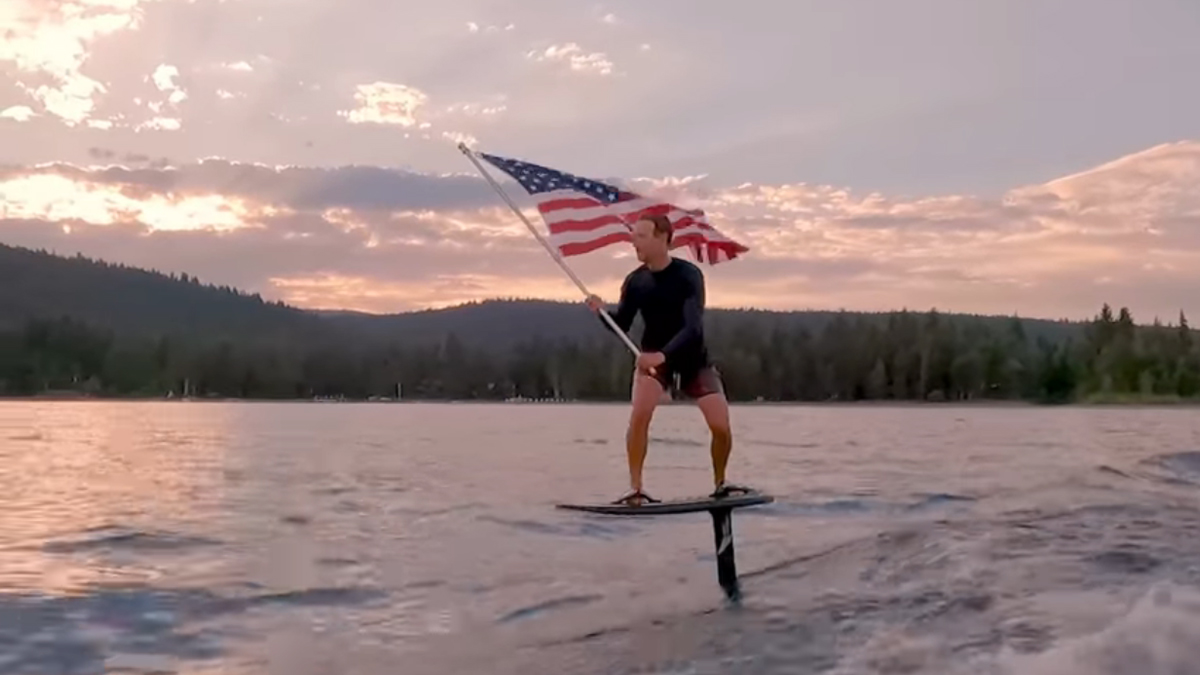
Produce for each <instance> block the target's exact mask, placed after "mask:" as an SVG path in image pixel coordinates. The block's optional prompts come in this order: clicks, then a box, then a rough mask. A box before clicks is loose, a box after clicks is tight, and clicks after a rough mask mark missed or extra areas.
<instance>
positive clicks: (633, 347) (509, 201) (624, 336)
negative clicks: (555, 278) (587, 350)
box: [458, 143, 641, 356]
mask: <svg viewBox="0 0 1200 675" xmlns="http://www.w3.org/2000/svg"><path fill="white" fill-rule="evenodd" d="M458 149H459V150H461V151H462V153H463V154H464V155H466V156H467V159H469V160H471V163H472V164H474V165H475V168H476V169H478V170H479V173H480V174H482V175H483V177H484V178H486V179H487V182H488V183H490V184H491V186H492V188H493V189H494V190H496V194H498V195H500V198H501V199H503V200H504V202H505V203H506V204H508V207H509V208H510V209H512V210H513V213H515V214H517V217H518V218H520V219H521V222H523V223H525V227H528V228H529V231H530V232H532V233H533V236H534V237H536V238H537V240H538V242H540V243H541V245H542V246H543V247H544V248H545V249H546V252H547V253H549V254H550V257H551V258H554V262H556V263H558V266H559V267H561V268H562V270H563V271H564V272H566V273H567V276H569V277H571V281H574V282H575V285H576V286H578V287H579V290H580V292H581V293H583V295H584V297H587V296H590V295H591V293H590V292H589V291H588V289H587V286H584V285H583V281H582V280H581V279H580V278H579V277H578V276H577V275H576V274H575V272H574V270H572V269H571V268H570V267H568V266H567V262H566V261H565V260H563V257H562V254H561V253H559V252H558V249H556V248H554V247H553V246H551V245H550V242H548V241H546V238H545V237H543V236H542V233H541V232H538V231H537V228H536V227H534V226H533V223H531V222H529V219H528V218H526V217H525V214H524V213H521V209H519V208H517V205H516V204H514V203H513V201H512V199H510V198H509V196H508V195H507V194H506V193H505V192H504V190H503V189H502V188H501V187H500V185H499V183H497V182H496V180H495V179H494V178H492V176H491V174H489V173H488V172H487V170H486V169H484V168H483V165H482V164H480V163H479V159H477V158H476V157H475V153H473V152H471V149H470V148H468V147H467V145H466V143H459V144H458ZM600 317H601V318H602V319H604V320H605V322H607V323H608V325H609V326H610V327H611V328H612V329H613V332H615V333H616V334H617V335H619V336H621V340H622V341H624V343H625V346H626V347H628V348H629V351H631V352H633V355H634V356H638V355H639V354H641V350H639V349H638V348H637V345H635V344H633V340H631V339H630V338H629V335H627V334H626V333H625V331H623V330H621V328H620V326H618V325H617V322H616V321H614V320H613V318H612V316H610V315H609V313H608V312H607V311H601V312H600Z"/></svg>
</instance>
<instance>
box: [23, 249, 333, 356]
mask: <svg viewBox="0 0 1200 675" xmlns="http://www.w3.org/2000/svg"><path fill="white" fill-rule="evenodd" d="M64 316H66V317H71V318H74V319H78V320H80V321H83V322H86V323H88V324H91V325H94V326H97V327H102V328H106V329H110V330H113V331H114V332H116V333H118V334H125V335H150V334H179V335H197V336H200V335H203V336H205V337H208V338H228V339H237V340H244V341H246V340H254V341H258V340H268V341H269V340H283V339H287V338H288V337H290V336H294V335H296V334H298V333H300V334H303V333H307V332H317V333H322V332H327V331H328V330H329V326H327V325H326V322H323V321H321V320H320V319H319V318H318V317H315V316H313V315H312V314H311V313H309V312H305V311H302V310H299V309H296V308H293V307H288V306H285V305H283V304H282V303H278V302H268V301H265V300H263V299H262V298H261V297H260V296H259V295H257V294H248V293H243V292H241V291H239V290H237V289H234V288H230V287H228V286H215V285H210V284H202V283H201V282H200V280H199V279H197V278H195V277H193V276H189V275H187V274H181V275H178V276H176V275H174V274H170V275H168V274H162V273H159V272H155V271H151V270H144V269H139V268H135V267H128V266H125V265H120V264H113V263H108V262H105V261H102V260H93V259H90V258H85V257H83V256H79V255H76V256H74V257H63V256H58V255H54V254H52V253H49V252H46V251H34V250H30V249H26V248H16V247H12V246H5V245H3V244H0V329H10V330H11V329H14V328H20V327H22V326H24V325H25V324H26V322H28V321H29V320H30V319H35V318H43V319H46V318H59V317H64ZM322 334H323V333H322Z"/></svg>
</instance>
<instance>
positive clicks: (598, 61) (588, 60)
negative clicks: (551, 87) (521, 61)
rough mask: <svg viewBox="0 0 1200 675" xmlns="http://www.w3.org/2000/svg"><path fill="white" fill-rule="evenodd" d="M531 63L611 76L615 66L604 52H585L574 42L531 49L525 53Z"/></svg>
mask: <svg viewBox="0 0 1200 675" xmlns="http://www.w3.org/2000/svg"><path fill="white" fill-rule="evenodd" d="M525 57H526V58H528V59H529V60H531V61H538V62H549V63H561V64H565V65H566V66H567V67H568V68H570V69H571V70H572V71H575V72H579V73H594V74H597V75H612V74H613V72H614V68H615V66H614V65H613V62H612V61H611V60H610V59H609V58H608V55H607V54H605V53H604V52H586V51H584V49H583V48H582V47H580V46H579V45H578V44H576V43H574V42H568V43H565V44H555V45H550V46H549V47H546V48H545V49H531V50H529V51H528V52H526V53H525Z"/></svg>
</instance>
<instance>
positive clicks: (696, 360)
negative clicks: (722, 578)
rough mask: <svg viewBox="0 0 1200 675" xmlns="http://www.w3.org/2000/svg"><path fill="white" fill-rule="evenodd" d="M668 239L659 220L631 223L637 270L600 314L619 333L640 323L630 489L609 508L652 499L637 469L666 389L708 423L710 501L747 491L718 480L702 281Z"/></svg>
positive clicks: (716, 385) (718, 419)
mask: <svg viewBox="0 0 1200 675" xmlns="http://www.w3.org/2000/svg"><path fill="white" fill-rule="evenodd" d="M672 234H673V230H672V227H671V222H670V220H668V219H667V218H666V217H665V216H662V215H658V214H651V215H644V216H642V217H641V218H639V219H638V221H637V222H635V223H634V225H633V227H632V240H633V247H634V250H635V251H636V252H637V258H638V261H639V262H641V263H642V264H641V265H639V266H638V267H637V268H636V269H634V270H633V271H632V272H630V273H629V274H628V275H627V276H626V277H625V281H624V283H623V284H622V285H621V297H620V300H619V301H618V303H617V308H616V310H615V311H612V312H608V313H609V316H610V317H612V319H613V321H614V323H616V325H617V326H618V327H619V328H620V329H621V330H622V331H626V332H628V331H629V328H630V326H632V325H633V319H634V317H635V316H637V315H638V314H639V313H640V314H641V316H642V321H643V322H644V324H645V330H644V331H643V334H642V353H641V354H640V355H639V356H638V358H637V362H636V364H635V371H634V381H633V396H632V408H631V410H630V416H629V429H628V431H627V432H626V436H625V444H626V454H627V455H628V460H629V484H630V489H629V492H627V493H625V494H624V495H623V496H622V497H621V498H620V499H617V500H616V501H615V502H613V503H614V504H626V505H629V506H639V505H641V504H644V503H648V502H658V501H660V500H657V499H654V498H652V497H650V496H649V495H648V494H647V493H646V492H645V491H644V490H643V484H642V467H643V465H644V464H645V461H646V449H647V444H648V435H649V431H650V422H651V420H652V419H653V416H654V411H655V409H656V408H657V406H658V402H659V401H660V400H661V399H662V397H663V394H664V392H666V391H670V390H676V391H678V392H680V393H682V394H683V395H684V396H686V397H687V398H689V399H691V400H693V401H694V402H695V403H696V406H697V407H698V408H699V409H700V412H701V413H702V414H703V415H704V420H705V422H706V423H707V424H708V428H709V431H710V433H711V436H712V441H711V454H712V468H713V482H714V484H715V486H716V487H715V489H714V490H713V492H712V494H711V496H712V497H714V498H721V497H726V496H729V495H732V494H735V493H742V494H745V493H748V492H750V489H749V488H746V487H742V486H739V485H734V484H731V483H728V482H726V480H725V469H726V466H727V465H728V463H729V455H730V452H731V451H732V448H733V432H732V430H731V428H730V423H729V403H728V401H727V400H726V398H725V388H724V384H723V383H722V381H721V375H720V373H719V372H718V371H717V369H716V367H715V366H714V365H713V364H712V363H711V362H710V361H709V357H708V348H707V345H706V344H705V341H704V325H703V318H704V300H705V291H704V275H703V273H702V272H701V271H700V268H699V267H697V266H696V265H694V264H692V263H691V262H688V261H687V260H683V259H681V258H676V257H674V256H672V255H671V253H670V249H671V238H672ZM586 302H587V304H588V306H589V307H591V308H592V309H593V310H594V311H596V312H597V313H599V312H607V311H608V310H607V309H606V308H605V305H604V301H603V300H601V299H600V298H599V297H598V296H596V295H591V296H589V297H588V298H587V300H586ZM605 326H606V327H608V324H607V323H605ZM610 330H611V327H610Z"/></svg>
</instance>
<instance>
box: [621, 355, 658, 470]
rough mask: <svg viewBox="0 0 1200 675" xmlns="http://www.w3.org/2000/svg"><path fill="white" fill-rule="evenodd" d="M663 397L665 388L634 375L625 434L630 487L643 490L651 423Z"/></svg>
mask: <svg viewBox="0 0 1200 675" xmlns="http://www.w3.org/2000/svg"><path fill="white" fill-rule="evenodd" d="M662 395H663V386H662V384H661V383H659V381H658V380H656V379H654V378H653V377H651V376H649V375H644V374H642V373H634V375H633V396H632V399H633V401H632V406H631V410H630V412H629V430H628V431H627V432H626V434H625V452H626V454H627V455H628V458H629V487H630V488H632V489H633V490H634V491H638V492H640V491H641V490H642V467H643V466H644V465H645V463H646V447H647V445H648V444H649V436H650V421H651V419H653V417H654V409H655V408H656V407H657V406H658V402H659V400H660V399H661V398H662Z"/></svg>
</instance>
